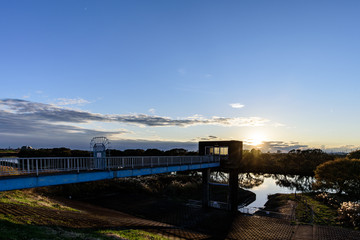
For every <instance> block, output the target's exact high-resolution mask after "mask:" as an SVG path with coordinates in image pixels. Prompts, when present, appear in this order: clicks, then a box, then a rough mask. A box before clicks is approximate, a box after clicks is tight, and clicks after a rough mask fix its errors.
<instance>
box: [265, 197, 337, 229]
mask: <svg viewBox="0 0 360 240" xmlns="http://www.w3.org/2000/svg"><path fill="white" fill-rule="evenodd" d="M288 201H293V202H295V204H296V207H295V222H294V223H297V224H319V225H332V226H339V225H340V222H339V221H338V214H337V210H336V209H335V208H333V207H331V206H328V205H326V204H324V203H322V202H321V201H318V200H316V199H315V195H314V194H297V195H296V196H295V194H274V195H270V196H269V201H268V202H267V204H266V209H267V210H272V211H277V210H278V209H279V208H280V207H281V206H284V205H286V204H287V203H288Z"/></svg>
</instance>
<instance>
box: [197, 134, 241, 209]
mask: <svg viewBox="0 0 360 240" xmlns="http://www.w3.org/2000/svg"><path fill="white" fill-rule="evenodd" d="M242 150H243V143H242V142H241V141H203V142H199V155H219V156H220V169H219V170H220V171H223V172H227V173H228V174H229V194H228V196H229V198H228V203H229V210H231V211H237V204H238V197H237V195H238V185H239V172H240V162H241V159H242ZM202 174H203V206H204V207H208V206H209V202H210V196H209V178H210V169H206V170H203V172H202Z"/></svg>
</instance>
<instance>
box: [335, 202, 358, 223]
mask: <svg viewBox="0 0 360 240" xmlns="http://www.w3.org/2000/svg"><path fill="white" fill-rule="evenodd" d="M338 213H339V215H340V218H341V219H342V220H343V221H347V222H349V223H351V225H353V226H354V227H355V228H358V227H359V226H360V202H343V203H342V204H341V206H340V208H339V209H338Z"/></svg>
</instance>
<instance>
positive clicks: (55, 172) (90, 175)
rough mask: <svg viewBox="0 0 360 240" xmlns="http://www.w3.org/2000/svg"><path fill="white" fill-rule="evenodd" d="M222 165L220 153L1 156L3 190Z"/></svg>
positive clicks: (0, 186) (1, 185)
mask: <svg viewBox="0 0 360 240" xmlns="http://www.w3.org/2000/svg"><path fill="white" fill-rule="evenodd" d="M219 166H220V158H219V157H218V156H160V157H150V156H144V157H107V158H92V157H87V158H84V157H75V158H65V157H63V158H7V159H6V158H1V159H0V191H7V190H15V189H23V188H33V187H44V186H51V185H59V184H68V183H79V182H89V181H97V180H104V179H112V178H121V177H132V176H142V175H151V174H158V173H167V172H177V171H187V170H196V169H204V168H212V167H219Z"/></svg>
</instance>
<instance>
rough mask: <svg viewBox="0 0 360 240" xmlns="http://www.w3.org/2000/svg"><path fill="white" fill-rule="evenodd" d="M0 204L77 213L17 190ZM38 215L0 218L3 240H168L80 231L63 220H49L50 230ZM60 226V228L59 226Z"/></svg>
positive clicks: (2, 195) (120, 232)
mask: <svg viewBox="0 0 360 240" xmlns="http://www.w3.org/2000/svg"><path fill="white" fill-rule="evenodd" d="M0 203H5V204H18V205H26V206H30V207H34V208H39V207H40V208H47V209H56V210H59V212H60V214H61V211H69V210H72V211H78V210H76V209H72V208H69V207H67V206H64V205H61V204H59V203H57V202H54V201H53V200H51V199H50V198H47V197H45V196H43V195H41V194H37V193H35V192H33V191H31V190H18V191H9V192H3V193H0ZM38 218H41V216H38V215H36V214H35V215H26V214H25V215H24V216H22V215H20V216H19V215H16V216H14V215H12V214H11V213H8V214H0V240H2V239H4V240H5V239H6V240H8V239H9V240H12V239H14V240H15V239H16V240H17V239H20V240H21V239H24V240H26V239H29V240H30V239H34V240H35V239H56V240H60V239H65V240H67V239H69V240H70V239H88V240H108V239H119V238H120V239H139V240H143V239H152V240H163V239H167V238H165V237H162V236H161V235H156V234H153V233H149V232H146V231H143V230H136V229H128V230H124V229H102V230H99V229H98V228H88V229H79V228H76V226H74V227H75V228H69V227H60V226H59V225H61V223H62V222H61V221H63V220H60V219H57V220H55V219H47V220H46V221H47V223H48V224H50V225H48V224H46V225H47V226H43V225H37V224H35V223H37V222H38ZM57 225H58V226H57Z"/></svg>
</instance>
